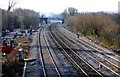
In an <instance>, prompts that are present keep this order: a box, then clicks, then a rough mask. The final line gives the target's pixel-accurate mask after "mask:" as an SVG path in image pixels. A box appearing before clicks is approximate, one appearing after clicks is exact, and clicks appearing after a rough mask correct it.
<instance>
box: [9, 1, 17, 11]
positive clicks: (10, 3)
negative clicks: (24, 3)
mask: <svg viewBox="0 0 120 77" xmlns="http://www.w3.org/2000/svg"><path fill="white" fill-rule="evenodd" d="M16 4H17V2H16V1H15V0H9V2H8V9H7V11H8V12H10V10H11V8H13V7H14V6H15V5H16Z"/></svg>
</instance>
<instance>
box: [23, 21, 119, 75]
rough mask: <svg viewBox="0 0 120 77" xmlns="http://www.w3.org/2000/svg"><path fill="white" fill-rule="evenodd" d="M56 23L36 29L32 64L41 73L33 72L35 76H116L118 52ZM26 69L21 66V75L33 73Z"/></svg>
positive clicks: (117, 71) (117, 73)
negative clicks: (36, 45)
mask: <svg viewBox="0 0 120 77" xmlns="http://www.w3.org/2000/svg"><path fill="white" fill-rule="evenodd" d="M59 25H60V24H58V23H52V24H49V25H43V26H41V27H40V29H39V32H38V37H37V42H38V46H39V47H38V51H37V53H36V54H37V55H38V57H37V58H36V60H37V63H38V64H37V65H36V64H34V65H36V67H38V68H40V70H39V71H40V72H41V74H37V77H38V76H40V77H41V76H42V77H53V76H55V77H66V76H71V77H80V76H81V77H83V76H85V77H93V76H97V77H120V74H119V73H120V65H119V63H120V61H119V55H116V54H114V52H110V51H108V50H107V49H102V48H101V47H99V46H98V45H96V44H94V43H92V42H90V41H88V40H85V39H84V38H82V37H80V38H79V39H78V38H77V37H76V35H75V34H73V33H71V32H69V31H67V30H66V29H64V28H63V27H62V26H59ZM38 61H39V62H38ZM29 64H30V63H27V65H26V66H29ZM30 69H31V68H27V69H25V75H24V76H23V77H28V76H29V75H32V74H33V72H31V74H29V75H27V72H26V71H29V70H30ZM34 71H37V70H34Z"/></svg>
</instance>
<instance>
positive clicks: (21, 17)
mask: <svg viewBox="0 0 120 77" xmlns="http://www.w3.org/2000/svg"><path fill="white" fill-rule="evenodd" d="M20 23H21V29H24V27H23V16H22V10H21V11H20Z"/></svg>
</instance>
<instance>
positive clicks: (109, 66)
mask: <svg viewBox="0 0 120 77" xmlns="http://www.w3.org/2000/svg"><path fill="white" fill-rule="evenodd" d="M57 31H58V30H57ZM61 32H62V31H59V32H58V33H61ZM64 34H65V33H64ZM64 34H63V33H62V34H60V35H64ZM64 37H66V36H64ZM66 38H67V39H68V37H66ZM69 40H71V41H73V40H72V39H69ZM74 42H75V41H74ZM75 43H76V44H78V45H79V43H77V42H75ZM80 46H82V45H80ZM82 47H83V46H82ZM83 48H84V49H85V47H83ZM88 50H89V49H88ZM91 53H92V54H89V56H90V57H93V54H94V58H93V59H94V60H95V61H97V63H99V64H101V65H102V66H104V67H105V68H107V69H109V70H110V71H111V72H112V73H114V74H116V75H117V76H120V75H119V72H120V71H119V70H120V69H119V66H117V65H115V64H113V63H112V62H110V61H108V60H106V59H104V58H102V57H100V56H98V55H97V54H96V53H94V52H91ZM87 55H88V53H87ZM95 58H97V60H96V59H95ZM101 59H102V60H101ZM113 66H114V67H113ZM113 70H114V71H113Z"/></svg>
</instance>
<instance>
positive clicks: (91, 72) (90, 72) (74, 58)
mask: <svg viewBox="0 0 120 77" xmlns="http://www.w3.org/2000/svg"><path fill="white" fill-rule="evenodd" d="M50 35H51V37H52V38H53V39H54V40H57V41H56V43H57V44H58V45H59V47H61V49H62V50H64V53H65V54H66V55H67V57H68V59H70V61H71V62H72V63H73V64H74V65H75V67H77V69H78V70H79V71H81V72H82V73H84V75H86V76H88V77H89V76H100V77H102V76H103V75H102V74H101V73H99V72H97V71H96V70H95V69H94V68H93V67H92V66H91V65H89V64H88V63H87V62H86V61H84V60H83V59H82V58H81V57H80V56H78V55H77V54H76V53H74V51H73V50H72V49H71V48H69V46H67V45H66V44H65V43H64V42H63V41H62V40H60V39H59V37H58V36H56V35H55V34H54V33H53V32H52V30H51V32H50ZM63 46H64V47H63ZM86 68H87V69H86Z"/></svg>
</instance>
